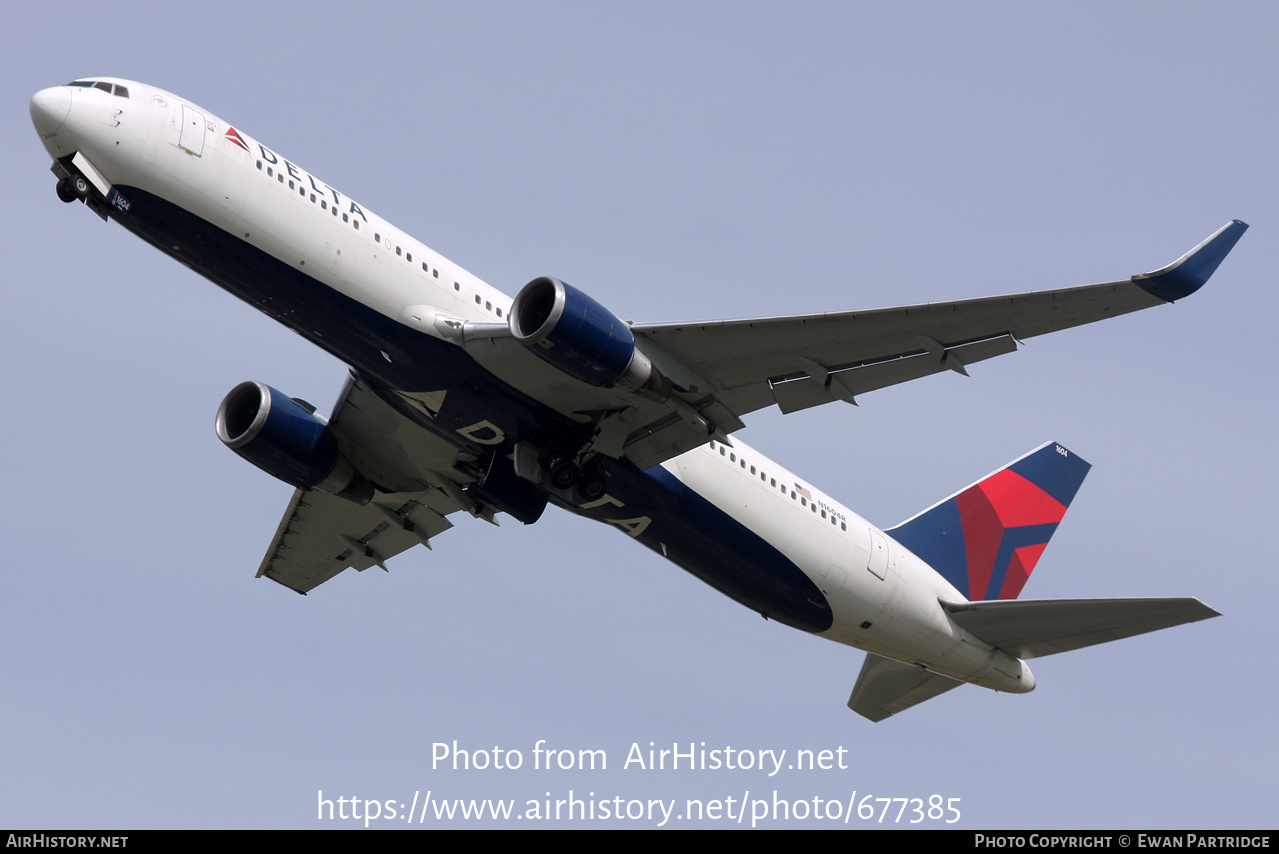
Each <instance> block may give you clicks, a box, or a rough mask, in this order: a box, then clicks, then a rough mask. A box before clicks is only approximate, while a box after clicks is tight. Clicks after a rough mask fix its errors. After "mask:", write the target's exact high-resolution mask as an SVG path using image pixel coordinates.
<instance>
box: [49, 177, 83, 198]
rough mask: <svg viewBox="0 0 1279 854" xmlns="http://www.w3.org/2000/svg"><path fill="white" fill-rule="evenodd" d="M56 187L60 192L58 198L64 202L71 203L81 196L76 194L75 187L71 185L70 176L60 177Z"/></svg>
mask: <svg viewBox="0 0 1279 854" xmlns="http://www.w3.org/2000/svg"><path fill="white" fill-rule="evenodd" d="M54 189H55V190H56V191H57V193H58V198H59V199H61V200H62V201H64V202H67V203H70V202H74V201H75V200H76V199H78V198H80V197H79V196H77V195H76V192H75V188H73V187H72V186H71V180H70V179H69V178H59V179H58V185H57V186H56V187H54Z"/></svg>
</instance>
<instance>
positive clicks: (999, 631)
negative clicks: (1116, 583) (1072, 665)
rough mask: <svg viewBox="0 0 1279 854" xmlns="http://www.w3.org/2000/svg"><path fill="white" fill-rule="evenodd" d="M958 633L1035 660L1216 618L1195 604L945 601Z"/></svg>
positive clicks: (1167, 601) (1166, 601)
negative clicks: (964, 630)
mask: <svg viewBox="0 0 1279 854" xmlns="http://www.w3.org/2000/svg"><path fill="white" fill-rule="evenodd" d="M941 604H942V607H943V608H945V609H946V611H947V613H949V614H950V618H951V619H952V620H954V621H955V622H956V623H957V624H959V625H960V626H961V627H962V628H964V629H967V630H968V631H970V632H972V633H973V634H974V635H976V636H977V637H979V638H981V639H982V640H984V641H986V643H989V644H991V645H992V646H996V647H999V648H1000V649H1002V650H1004V651H1005V652H1007V653H1009V654H1011V655H1015V656H1017V657H1018V658H1039V657H1042V656H1045V655H1054V654H1056V653H1059V652H1069V651H1070V650H1072V649H1081V648H1083V647H1086V646H1093V645H1094V644H1099V643H1108V642H1109V641H1113V640H1120V639H1122V638H1127V637H1132V636H1134V635H1140V634H1145V633H1146V632H1153V631H1158V630H1159V629H1167V628H1171V627H1172V626H1179V625H1181V624H1182V623H1193V622H1197V621H1199V620H1207V619H1209V618H1210V617H1219V616H1221V615H1220V614H1219V613H1217V612H1216V611H1214V610H1213V609H1212V608H1209V607H1208V606H1207V605H1205V604H1204V603H1202V602H1200V601H1199V600H1198V599H1040V600H1034V599H1030V600H1021V601H997V602H962V603H960V602H945V601H943V602H942V603H941Z"/></svg>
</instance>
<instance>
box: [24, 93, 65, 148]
mask: <svg viewBox="0 0 1279 854" xmlns="http://www.w3.org/2000/svg"><path fill="white" fill-rule="evenodd" d="M70 111H71V90H70V89H68V88H67V87H66V86H53V87H51V88H49V89H41V90H40V91H39V92H37V93H35V95H33V96H32V98H31V122H32V124H34V125H35V126H36V130H38V131H40V135H41V136H48V135H49V134H51V133H53V132H54V131H56V130H57V129H58V128H60V127H62V123H63V122H64V121H65V120H66V118H67V113H69V112H70Z"/></svg>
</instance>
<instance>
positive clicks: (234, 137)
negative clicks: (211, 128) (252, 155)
mask: <svg viewBox="0 0 1279 854" xmlns="http://www.w3.org/2000/svg"><path fill="white" fill-rule="evenodd" d="M224 136H225V137H226V138H227V139H229V140H231V141H232V142H234V143H235V144H236V145H238V146H240V147H241V148H243V149H244V150H245V151H248V150H249V145H248V143H246V142H245V141H244V139H243V137H241V136H240V132H239V131H238V130H236V129H235V128H233V127H231V126H230V125H228V126H227V129H226V134H224Z"/></svg>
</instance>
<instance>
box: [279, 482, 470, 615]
mask: <svg viewBox="0 0 1279 854" xmlns="http://www.w3.org/2000/svg"><path fill="white" fill-rule="evenodd" d="M432 503H435V504H437V505H439V504H444V505H445V507H446V508H447V507H448V506H449V504H451V499H448V497H447V496H444V495H443V494H442V493H439V492H438V491H434V490H433V491H432V492H429V493H416V494H404V493H399V494H392V495H388V494H385V493H379V494H378V496H377V497H376V498H375V499H374V500H373V501H371V502H370V503H369V504H368V505H366V506H363V507H361V506H360V505H358V504H354V503H352V502H350V501H347V500H345V499H342V498H338V497H337V496H334V495H329V494H328V493H325V492H317V491H312V492H303V491H302V490H300V489H299V490H295V491H294V493H293V498H292V499H291V500H290V501H289V506H288V509H286V510H285V511H284V518H283V519H281V520H280V526H279V528H278V529H277V530H276V533H275V538H274V540H272V542H271V547H270V549H268V551H267V553H266V557H265V558H263V560H262V565H261V566H260V567H259V568H258V574H257V577H258V578H263V577H265V578H269V579H271V580H272V581H276V582H279V583H280V584H283V585H284V586H285V587H288V588H289V589H291V590H296V591H297V592H298V593H306V592H308V591H310V590H313V589H315V588H316V587H318V586H319V585H321V584H323V583H324V582H326V581H328V580H329V579H330V578H332V577H333V576H335V575H337V574H338V573H339V572H341V571H342V570H344V569H346V568H347V567H352V568H354V569H355V570H356V571H358V572H363V571H364V570H366V569H368V568H369V567H371V566H380V567H382V568H383V569H386V561H387V560H389V559H390V558H392V557H395V556H396V555H398V554H399V553H400V552H403V551H407V550H408V549H410V548H412V547H413V546H415V545H427V546H428V547H429V544H430V538H431V537H434V536H436V535H437V534H441V533H443V532H444V531H446V530H448V529H449V528H451V527H453V523H452V522H450V521H449V520H448V519H446V518H444V515H443V514H442V513H440V512H439V511H438V510H436V509H435V508H433V507H432V506H431V504H432ZM453 509H457V507H456V506H453Z"/></svg>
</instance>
